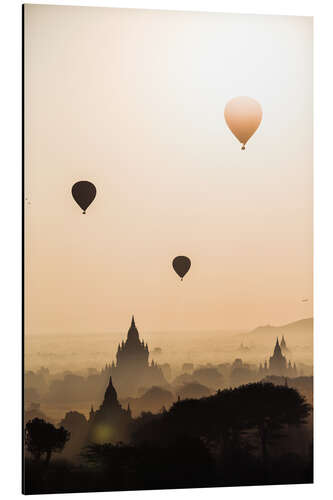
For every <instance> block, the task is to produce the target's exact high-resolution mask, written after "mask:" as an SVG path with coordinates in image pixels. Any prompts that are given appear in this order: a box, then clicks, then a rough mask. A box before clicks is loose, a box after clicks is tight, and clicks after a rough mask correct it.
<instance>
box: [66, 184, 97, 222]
mask: <svg viewBox="0 0 333 500" xmlns="http://www.w3.org/2000/svg"><path fill="white" fill-rule="evenodd" d="M72 195H73V198H74V200H75V201H76V203H77V204H78V205H79V207H81V208H82V210H83V213H84V214H85V213H86V210H87V208H88V207H89V205H90V204H91V203H92V202H93V201H94V199H95V196H96V188H95V186H94V185H93V184H92V182H89V181H79V182H76V183H75V184H74V185H73V187H72Z"/></svg>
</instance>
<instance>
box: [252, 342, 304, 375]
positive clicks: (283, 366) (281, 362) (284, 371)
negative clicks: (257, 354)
mask: <svg viewBox="0 0 333 500" xmlns="http://www.w3.org/2000/svg"><path fill="white" fill-rule="evenodd" d="M283 351H284V352H288V349H287V345H286V341H285V339H284V337H282V340H281V345H280V344H279V339H278V338H277V339H276V344H275V347H274V353H273V356H271V357H270V358H269V362H268V364H267V361H266V360H265V363H264V366H263V365H262V363H260V365H259V375H263V376H266V375H280V376H282V375H283V376H289V377H297V368H296V363H294V365H292V364H291V361H290V360H289V361H288V362H287V358H286V357H285V356H284V355H283Z"/></svg>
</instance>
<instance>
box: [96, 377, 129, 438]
mask: <svg viewBox="0 0 333 500" xmlns="http://www.w3.org/2000/svg"><path fill="white" fill-rule="evenodd" d="M131 420H132V413H131V409H130V407H129V405H128V407H127V410H124V409H123V408H122V407H121V405H120V403H119V401H118V396H117V392H116V389H115V388H114V386H113V383H112V378H111V377H110V379H109V384H108V386H107V388H106V391H105V395H104V400H103V403H102V404H101V406H100V407H99V409H98V410H97V411H96V412H94V410H93V408H91V411H90V415H89V423H90V428H89V440H90V441H92V442H95V443H106V442H108V443H110V442H114V443H115V442H118V441H126V440H128V439H129V431H128V429H129V424H130V422H131Z"/></svg>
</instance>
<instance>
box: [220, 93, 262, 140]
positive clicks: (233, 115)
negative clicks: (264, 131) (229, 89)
mask: <svg viewBox="0 0 333 500" xmlns="http://www.w3.org/2000/svg"><path fill="white" fill-rule="evenodd" d="M224 118H225V121H226V122H227V125H228V127H229V128H230V130H231V132H232V133H233V134H234V135H235V136H236V137H237V139H238V140H239V142H240V143H241V144H242V145H243V147H242V149H245V144H246V143H247V141H248V140H249V139H250V137H252V135H253V134H254V132H255V131H256V130H257V128H258V127H259V125H260V123H261V120H262V109H261V106H260V104H259V103H258V102H257V101H255V100H254V99H251V97H234V98H233V99H231V101H229V102H227V104H226V106H225V108H224Z"/></svg>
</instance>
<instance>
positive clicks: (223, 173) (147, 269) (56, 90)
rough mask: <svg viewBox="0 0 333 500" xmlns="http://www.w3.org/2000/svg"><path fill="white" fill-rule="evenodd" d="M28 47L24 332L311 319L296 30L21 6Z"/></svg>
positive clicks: (305, 49) (307, 102)
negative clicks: (241, 103)
mask: <svg viewBox="0 0 333 500" xmlns="http://www.w3.org/2000/svg"><path fill="white" fill-rule="evenodd" d="M25 49H26V59H25V61H26V73H25V92H26V115H25V134H26V150H25V172H26V197H27V200H26V202H25V203H26V260H25V262H26V266H25V269H26V325H27V329H26V332H27V333H28V334H30V333H31V334H35V333H45V334H47V333H57V332H59V333H74V332H75V333H85V332H91V333H93V332H104V331H109V330H110V331H112V330H119V329H121V330H124V331H125V330H126V329H127V328H128V326H129V322H130V315H131V314H132V313H134V314H135V316H136V318H137V323H138V325H139V328H140V331H142V333H143V335H144V331H145V330H148V331H149V330H161V331H163V330H173V331H179V330H202V329H205V330H217V329H221V330H227V329H239V328H253V327H255V326H257V325H260V324H266V323H272V324H282V323H286V322H289V321H293V320H296V319H299V318H302V317H308V316H311V315H312V19H311V18H304V17H284V16H283V17H278V16H258V15H237V14H236V15H232V14H210V13H207V14H205V13H181V12H163V11H144V10H142V11H140V10H119V9H106V8H86V7H60V6H56V7H55V6H38V5H28V6H25ZM238 95H246V96H250V97H253V98H254V99H256V100H257V101H259V102H260V103H261V106H262V108H263V121H262V124H261V126H260V128H259V129H258V131H257V132H256V134H255V135H254V136H253V137H252V139H250V141H249V142H248V146H247V149H246V151H241V149H240V144H239V143H238V141H237V140H236V139H235V137H234V136H233V135H232V134H231V132H230V131H229V129H228V128H227V126H226V124H225V121H224V107H225V104H226V103H227V102H228V100H229V99H231V98H232V97H235V96H238ZM79 180H89V181H91V182H93V183H94V184H95V185H96V188H97V196H96V199H95V201H94V203H93V204H92V205H91V206H90V207H89V208H88V211H87V214H86V215H82V213H81V210H80V208H79V207H78V206H77V205H76V203H75V202H74V200H73V199H72V196H71V187H72V185H73V184H74V183H75V182H76V181H79ZM177 255H187V256H189V257H190V258H191V260H192V267H191V269H190V271H189V273H188V274H187V275H186V277H185V278H184V281H183V282H180V279H179V278H178V276H177V275H176V274H175V273H174V271H173V269H172V266H171V262H172V259H173V257H175V256H177ZM305 297H308V298H309V299H310V300H309V302H301V299H302V298H305Z"/></svg>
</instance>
